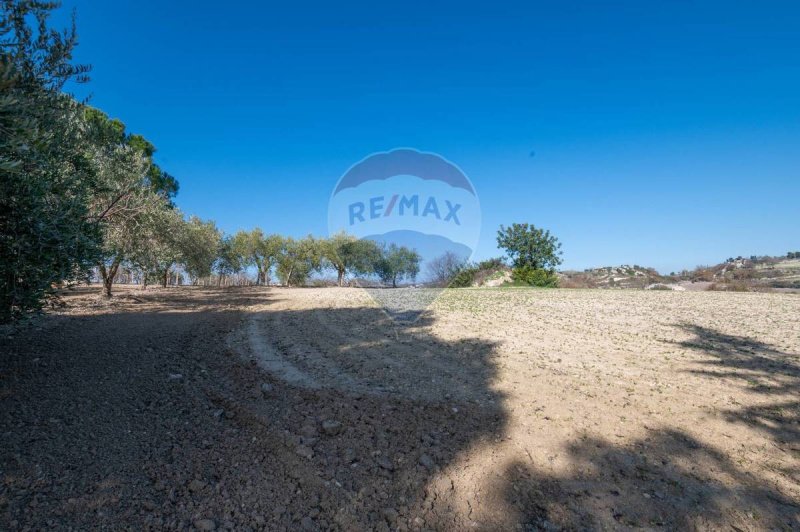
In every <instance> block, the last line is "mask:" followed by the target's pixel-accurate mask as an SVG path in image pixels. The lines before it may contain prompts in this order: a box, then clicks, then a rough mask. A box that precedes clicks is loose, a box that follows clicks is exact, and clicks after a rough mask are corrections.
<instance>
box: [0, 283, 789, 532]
mask: <svg viewBox="0 0 800 532" xmlns="http://www.w3.org/2000/svg"><path fill="white" fill-rule="evenodd" d="M0 349H1V351H0V353H2V355H0V406H1V408H2V410H1V411H0V434H2V449H0V479H2V483H1V484H0V529H10V530H16V529H42V528H58V529H86V528H105V529H120V528H127V529H136V530H139V529H142V528H151V529H164V528H167V529H181V528H183V529H191V528H192V527H194V528H199V529H206V530H207V529H213V528H223V529H236V530H247V529H251V530H259V529H270V530H281V529H287V530H288V529H298V528H300V529H307V530H319V529H322V530H327V529H339V530H362V529H375V530H387V529H400V530H405V529H411V530H416V529H434V530H437V529H438V530H466V529H475V530H498V529H515V528H516V529H523V530H539V529H545V530H557V529H562V528H565V529H626V528H628V529H642V528H648V529H650V528H690V529H692V528H693V529H701V530H772V529H777V530H797V529H800V297H799V296H797V295H792V294H762V293H716V292H645V291H602V290H525V289H476V290H469V289H466V290H450V291H446V292H445V293H443V294H442V296H441V297H440V298H439V299H438V300H437V301H436V302H435V303H434V304H433V306H432V307H431V309H430V310H429V311H428V312H426V313H424V314H422V315H421V316H420V318H419V319H418V320H416V321H414V322H413V323H411V322H408V321H394V320H392V319H390V318H389V317H388V316H387V315H386V313H384V312H383V311H382V310H381V309H380V308H379V307H377V306H376V305H375V304H374V302H373V300H372V299H371V298H370V296H369V295H368V294H367V293H366V292H364V291H360V290H358V289H335V288H334V289H294V290H287V289H256V288H250V289H232V290H214V289H195V288H180V289H167V290H148V291H147V292H144V293H142V292H133V291H124V292H123V293H122V295H121V296H120V297H117V298H115V299H114V300H112V301H111V302H105V301H103V300H97V299H96V298H95V297H94V296H89V295H86V294H85V293H83V292H78V293H76V294H74V295H72V296H70V297H68V298H67V306H66V308H64V309H62V310H59V311H58V312H53V313H51V314H50V315H48V316H45V317H43V318H41V319H38V320H36V321H35V322H34V323H32V324H29V325H27V326H26V327H23V328H21V329H17V330H13V331H12V330H7V331H4V332H3V334H2V336H0Z"/></svg>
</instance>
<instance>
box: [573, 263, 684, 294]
mask: <svg viewBox="0 0 800 532" xmlns="http://www.w3.org/2000/svg"><path fill="white" fill-rule="evenodd" d="M558 278H559V283H558V284H559V286H560V287H562V288H638V289H643V288H646V287H648V286H651V285H654V284H658V283H668V282H671V279H670V278H669V277H667V276H663V275H661V274H660V273H658V272H657V271H656V270H655V269H653V268H647V267H644V266H639V265H633V266H630V265H627V264H623V265H622V266H604V267H601V268H589V269H586V270H583V271H581V272H579V271H563V272H559V274H558Z"/></svg>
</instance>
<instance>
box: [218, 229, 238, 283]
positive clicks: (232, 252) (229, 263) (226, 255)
mask: <svg viewBox="0 0 800 532" xmlns="http://www.w3.org/2000/svg"><path fill="white" fill-rule="evenodd" d="M243 269H244V266H243V264H242V259H241V257H240V256H239V255H238V254H237V253H236V248H235V246H234V240H233V237H231V236H226V237H224V238H222V239H221V240H220V242H219V249H218V250H217V259H216V261H215V262H214V271H215V272H217V276H218V277H217V285H222V284H223V283H224V282H226V279H227V278H228V277H230V276H232V275H236V274H237V273H240V272H241V271H242V270H243Z"/></svg>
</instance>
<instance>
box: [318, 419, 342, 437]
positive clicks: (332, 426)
mask: <svg viewBox="0 0 800 532" xmlns="http://www.w3.org/2000/svg"><path fill="white" fill-rule="evenodd" d="M341 431H342V424H341V423H339V422H338V421H335V420H333V419H327V420H325V421H323V422H322V432H324V433H325V434H327V435H328V436H335V435H337V434H339V433H340V432H341Z"/></svg>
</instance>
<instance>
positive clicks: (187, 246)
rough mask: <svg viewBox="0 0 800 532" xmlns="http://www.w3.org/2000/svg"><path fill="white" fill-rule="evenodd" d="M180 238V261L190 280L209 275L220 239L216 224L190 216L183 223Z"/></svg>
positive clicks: (195, 281)
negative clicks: (183, 226)
mask: <svg viewBox="0 0 800 532" xmlns="http://www.w3.org/2000/svg"><path fill="white" fill-rule="evenodd" d="M181 240H182V243H181V250H180V251H181V261H182V263H183V268H184V270H186V273H187V274H188V275H189V277H190V278H191V279H192V282H193V283H197V281H198V280H199V279H201V278H203V277H208V276H209V275H211V271H212V268H213V267H214V262H215V261H216V260H217V252H218V251H219V245H220V241H221V240H222V235H221V234H220V232H219V230H218V229H217V226H216V224H215V223H214V222H212V221H203V220H201V219H200V218H198V217H196V216H192V217H191V218H189V221H188V222H186V224H185V228H184V232H183V238H182V239H181Z"/></svg>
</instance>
